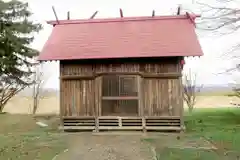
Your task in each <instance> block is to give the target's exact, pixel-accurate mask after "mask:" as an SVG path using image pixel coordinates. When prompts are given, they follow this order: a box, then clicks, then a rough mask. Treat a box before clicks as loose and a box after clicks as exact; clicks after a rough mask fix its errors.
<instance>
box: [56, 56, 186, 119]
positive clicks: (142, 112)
mask: <svg viewBox="0 0 240 160" xmlns="http://www.w3.org/2000/svg"><path fill="white" fill-rule="evenodd" d="M146 62H147V63H146ZM179 62H180V58H178V57H176V58H158V59H149V58H148V59H141V60H137V59H135V60H134V59H121V60H110V61H108V60H105V61H104V60H101V61H96V60H93V61H90V60H89V61H61V62H60V76H61V77H63V76H72V75H80V76H87V75H93V74H95V73H103V72H104V73H107V72H113V73H114V72H118V73H119V72H121V73H123V74H124V73H126V72H127V73H130V72H133V73H134V72H141V73H151V74H158V73H181V71H182V69H181V67H180V63H179ZM181 83H182V82H181V77H179V78H156V77H155V78H139V84H140V86H141V87H140V89H139V90H140V91H141V92H140V99H139V105H140V106H139V116H161V115H170V116H171V115H172V116H180V115H181V114H182V113H181V112H182V107H183V102H182V96H181V94H182V93H181V92H182V84H181ZM101 84H102V78H101V76H100V77H97V78H95V79H75V80H62V79H61V83H60V85H61V87H60V89H61V102H60V105H61V114H62V115H63V116H71V115H78V116H89V115H90V116H97V115H102V106H101V105H102V103H101V102H102V99H101V97H102V96H101V94H102V91H101Z"/></svg>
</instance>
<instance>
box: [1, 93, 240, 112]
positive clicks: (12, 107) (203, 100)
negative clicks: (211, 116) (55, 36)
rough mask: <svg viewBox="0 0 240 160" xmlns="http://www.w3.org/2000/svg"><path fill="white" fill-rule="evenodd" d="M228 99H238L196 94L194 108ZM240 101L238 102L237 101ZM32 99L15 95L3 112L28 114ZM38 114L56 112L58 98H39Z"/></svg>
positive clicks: (221, 104) (224, 104)
mask: <svg viewBox="0 0 240 160" xmlns="http://www.w3.org/2000/svg"><path fill="white" fill-rule="evenodd" d="M230 101H235V102H237V101H239V100H238V99H237V98H235V97H227V96H198V97H197V104H196V108H202V107H207V108H213V107H230V106H231V105H230ZM238 103H240V102H238ZM32 106H33V99H32V98H31V97H24V96H15V97H13V98H12V100H10V101H9V103H8V104H7V106H6V107H5V108H4V112H8V113H17V114H30V113H31V112H32ZM37 113H38V114H58V113H59V98H58V97H57V96H55V95H48V96H47V97H45V98H44V99H42V100H40V107H39V109H38V110H37Z"/></svg>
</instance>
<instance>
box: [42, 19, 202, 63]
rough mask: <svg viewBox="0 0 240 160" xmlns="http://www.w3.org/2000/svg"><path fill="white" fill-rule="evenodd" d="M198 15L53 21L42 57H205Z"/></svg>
mask: <svg viewBox="0 0 240 160" xmlns="http://www.w3.org/2000/svg"><path fill="white" fill-rule="evenodd" d="M195 18H196V17H195V16H194V15H178V16H155V17H130V18H115V19H88V20H60V21H49V22H48V23H49V24H52V25H53V26H55V27H54V28H53V31H52V33H51V35H50V37H49V39H48V40H47V42H46V43H45V45H44V47H43V50H42V52H41V53H40V56H39V60H68V59H103V58H136V57H170V56H202V55H203V52H202V49H201V46H200V44H199V42H198V39H197V36H196V33H195V23H194V19H195Z"/></svg>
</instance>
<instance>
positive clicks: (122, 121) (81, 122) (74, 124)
mask: <svg viewBox="0 0 240 160" xmlns="http://www.w3.org/2000/svg"><path fill="white" fill-rule="evenodd" d="M60 128H61V129H63V130H79V131H81V130H82V131H83V130H85V131H96V132H98V131H104V130H131V131H137V130H139V131H176V132H177V131H182V130H183V127H182V126H181V122H180V117H172V116H171V117H170V116H169V117H117V116H106V117H104V116H103V117H63V126H61V127H60Z"/></svg>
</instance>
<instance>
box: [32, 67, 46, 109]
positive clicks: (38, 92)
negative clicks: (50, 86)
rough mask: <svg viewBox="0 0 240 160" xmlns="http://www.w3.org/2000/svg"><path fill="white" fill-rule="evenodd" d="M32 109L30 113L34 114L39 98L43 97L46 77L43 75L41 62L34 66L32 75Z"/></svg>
mask: <svg viewBox="0 0 240 160" xmlns="http://www.w3.org/2000/svg"><path fill="white" fill-rule="evenodd" d="M33 81H34V84H33V110H32V114H36V112H37V109H38V108H39V100H40V99H41V98H43V96H44V95H43V86H44V84H45V82H46V77H44V73H43V69H42V67H41V64H40V63H38V64H37V65H36V66H35V73H34V75H33Z"/></svg>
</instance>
